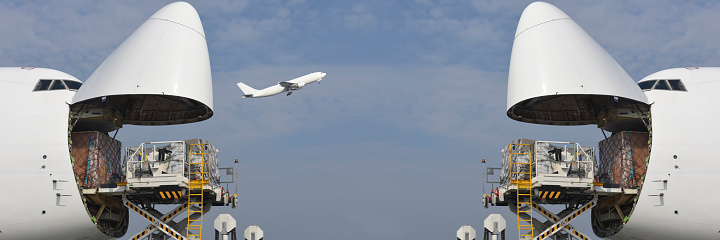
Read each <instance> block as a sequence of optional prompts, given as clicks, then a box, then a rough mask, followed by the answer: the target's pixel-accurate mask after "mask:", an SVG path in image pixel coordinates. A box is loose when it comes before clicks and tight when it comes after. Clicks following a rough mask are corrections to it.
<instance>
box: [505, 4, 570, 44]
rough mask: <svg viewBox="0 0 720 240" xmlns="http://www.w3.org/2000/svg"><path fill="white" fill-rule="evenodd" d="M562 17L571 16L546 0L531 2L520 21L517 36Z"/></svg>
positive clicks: (568, 17) (567, 17)
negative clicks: (543, 0) (544, 0)
mask: <svg viewBox="0 0 720 240" xmlns="http://www.w3.org/2000/svg"><path fill="white" fill-rule="evenodd" d="M561 19H570V16H568V15H567V14H565V12H563V11H562V10H560V9H558V8H556V7H555V6H553V5H552V4H549V3H546V2H534V3H531V4H530V5H528V6H527V7H526V8H525V11H523V13H522V16H521V17H520V21H518V26H517V31H515V37H517V36H518V35H520V33H522V32H524V31H525V30H528V29H530V28H532V27H534V26H537V25H540V24H542V23H547V22H550V21H556V20H561Z"/></svg>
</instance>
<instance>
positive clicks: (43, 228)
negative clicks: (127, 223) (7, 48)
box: [0, 67, 109, 239]
mask: <svg viewBox="0 0 720 240" xmlns="http://www.w3.org/2000/svg"><path fill="white" fill-rule="evenodd" d="M40 79H67V80H74V81H78V80H77V79H76V78H74V77H72V76H70V75H68V74H66V73H63V72H60V71H55V70H51V69H38V68H36V69H29V70H25V69H21V68H19V67H18V68H0V91H1V92H2V93H0V94H1V95H2V97H3V102H5V103H6V104H5V106H4V108H3V111H0V131H1V132H2V138H0V151H2V153H3V154H2V157H0V166H2V167H0V182H1V183H2V184H0V206H2V207H3V208H4V209H3V210H2V213H1V214H0V239H106V238H109V237H108V236H106V235H105V234H103V233H102V232H100V230H98V228H97V227H96V226H95V225H94V223H93V222H92V220H90V217H89V216H88V213H87V211H86V210H85V206H84V204H83V201H82V200H81V196H80V192H79V191H78V184H77V182H76V180H75V175H74V173H73V164H72V163H71V160H70V152H69V150H70V149H69V147H68V143H69V142H68V137H69V135H68V133H69V131H68V123H69V120H70V119H69V116H70V115H69V111H70V107H69V104H68V102H70V100H71V99H72V97H73V96H74V95H75V91H71V90H66V89H62V90H48V91H33V89H34V88H35V85H36V84H37V83H38V80H40ZM78 82H79V81H78Z"/></svg>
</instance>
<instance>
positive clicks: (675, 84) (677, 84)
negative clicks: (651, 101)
mask: <svg viewBox="0 0 720 240" xmlns="http://www.w3.org/2000/svg"><path fill="white" fill-rule="evenodd" d="M668 83H670V87H672V90H674V91H687V89H685V85H683V83H682V82H681V81H680V80H679V79H674V80H668Z"/></svg>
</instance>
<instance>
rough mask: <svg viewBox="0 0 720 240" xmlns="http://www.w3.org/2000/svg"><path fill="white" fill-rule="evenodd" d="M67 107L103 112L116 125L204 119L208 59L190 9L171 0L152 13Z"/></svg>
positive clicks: (209, 103) (208, 107)
mask: <svg viewBox="0 0 720 240" xmlns="http://www.w3.org/2000/svg"><path fill="white" fill-rule="evenodd" d="M72 103H73V110H74V111H78V112H82V111H83V110H84V109H90V108H95V109H99V108H102V109H105V111H106V115H109V116H111V117H110V119H114V121H115V122H116V125H118V127H119V126H121V125H122V123H125V124H136V125H170V124H181V123H190V122H197V121H202V120H205V119H208V118H210V117H211V116H212V115H213V110H212V109H213V95H212V76H211V74H210V58H209V55H208V49H207V43H206V41H205V33H204V31H203V27H202V23H201V21H200V17H199V16H198V14H197V12H196V11H195V9H194V8H193V7H192V6H191V5H190V4H188V3H185V2H176V3H172V4H169V5H167V6H165V7H163V8H162V9H160V10H159V11H157V12H156V13H155V14H154V15H152V17H150V18H149V19H148V20H147V21H145V23H143V24H142V25H141V26H140V27H139V28H138V29H137V30H135V32H134V33H133V34H132V35H130V37H128V38H127V39H126V40H125V41H124V42H123V43H122V44H120V46H119V47H117V49H115V51H113V52H112V53H111V54H110V56H108V57H107V59H105V61H104V62H103V63H102V64H101V65H100V66H99V67H98V68H97V69H96V70H95V72H93V74H92V75H91V76H90V77H89V78H88V79H87V81H85V83H84V84H83V86H82V87H81V88H80V89H79V90H78V92H77V94H76V95H75V97H74V98H73V102H72ZM117 122H119V124H118V123H117Z"/></svg>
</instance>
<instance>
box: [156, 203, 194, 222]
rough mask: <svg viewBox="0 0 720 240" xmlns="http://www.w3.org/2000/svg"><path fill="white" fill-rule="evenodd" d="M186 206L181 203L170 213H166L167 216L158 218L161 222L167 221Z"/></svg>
mask: <svg viewBox="0 0 720 240" xmlns="http://www.w3.org/2000/svg"><path fill="white" fill-rule="evenodd" d="M187 206H188V205H187V204H181V205H180V207H178V208H177V209H175V210H173V211H172V212H170V214H168V215H167V216H165V217H164V218H162V219H160V220H162V221H163V222H165V221H167V220H168V219H170V218H173V217H175V215H177V214H178V213H179V212H180V211H182V210H184V209H185V208H187Z"/></svg>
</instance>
